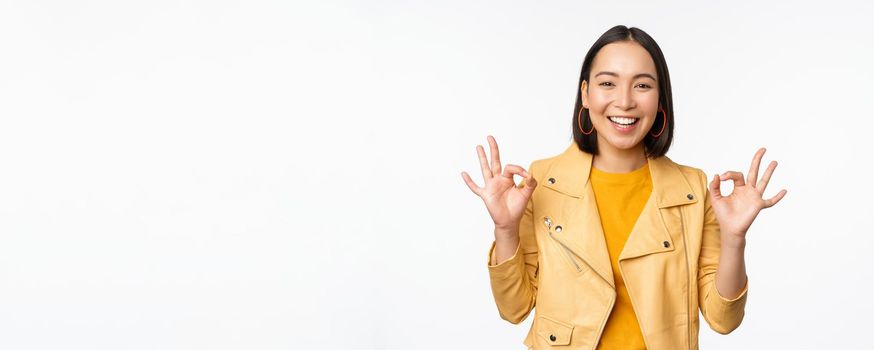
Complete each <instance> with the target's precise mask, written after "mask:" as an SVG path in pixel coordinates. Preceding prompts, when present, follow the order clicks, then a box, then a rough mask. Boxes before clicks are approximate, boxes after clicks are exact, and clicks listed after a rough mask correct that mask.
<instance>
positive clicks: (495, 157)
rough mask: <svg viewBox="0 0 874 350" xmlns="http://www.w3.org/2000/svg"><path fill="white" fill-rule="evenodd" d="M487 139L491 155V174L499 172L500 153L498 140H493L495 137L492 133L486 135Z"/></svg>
mask: <svg viewBox="0 0 874 350" xmlns="http://www.w3.org/2000/svg"><path fill="white" fill-rule="evenodd" d="M488 139H489V152H490V154H491V155H492V174H496V173H500V172H501V155H500V153H499V152H498V142H497V141H495V138H494V137H492V135H489V136H488Z"/></svg>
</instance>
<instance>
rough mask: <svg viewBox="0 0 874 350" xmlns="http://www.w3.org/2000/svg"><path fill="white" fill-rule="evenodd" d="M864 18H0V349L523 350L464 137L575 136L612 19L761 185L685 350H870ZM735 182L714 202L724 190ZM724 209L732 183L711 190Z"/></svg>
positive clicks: (446, 11) (452, 12) (706, 146)
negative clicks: (733, 258)
mask: <svg viewBox="0 0 874 350" xmlns="http://www.w3.org/2000/svg"><path fill="white" fill-rule="evenodd" d="M872 15H874V11H872V7H871V6H870V5H866V4H864V3H863V2H862V1H859V2H856V3H852V2H844V1H827V2H797V1H796V2H785V3H777V2H773V3H768V2H753V1H750V2H724V3H721V4H715V3H709V2H700V1H685V2H643V1H639V2H626V3H617V2H609V3H608V2H599V3H592V2H582V1H574V2H570V1H565V2H546V3H544V2H537V3H534V2H515V1H513V2H507V1H502V2H497V1H495V2H483V1H440V2H425V1H348V2H338V1H320V2H316V1H310V2H305V3H304V2H300V3H295V2H282V1H138V2H133V1H123V2H119V1H77V2H67V1H27V2H24V1H4V2H2V3H0V348H2V349H448V348H453V349H523V348H524V346H523V345H522V340H523V338H524V336H525V334H526V332H527V330H528V327H529V326H530V322H531V319H533V317H530V316H529V319H527V320H526V321H525V322H523V323H522V324H521V325H512V324H510V323H508V322H506V321H503V320H501V319H500V317H499V315H498V312H497V308H496V307H495V305H494V301H493V299H492V295H491V292H490V289H489V280H488V272H487V268H486V258H487V252H488V248H489V245H490V244H491V241H492V239H493V234H492V231H491V230H492V227H491V220H490V218H489V216H488V213H487V212H486V210H485V206H484V205H483V203H482V201H481V200H480V199H479V198H478V197H476V196H475V195H474V194H473V193H471V192H470V191H469V190H468V189H467V187H466V186H465V185H464V183H463V181H462V178H461V176H460V173H461V171H468V172H469V173H471V175H473V177H474V179H475V180H476V181H477V182H478V183H480V184H482V177H481V175H480V174H479V173H478V163H477V158H476V152H475V146H476V145H477V144H482V145H486V144H487V143H486V135H488V134H491V135H494V136H495V137H496V139H497V141H498V143H499V145H500V147H501V153H502V158H503V160H504V162H505V163H513V164H519V165H522V166H524V167H527V166H528V165H529V164H530V162H531V161H533V160H535V159H539V158H544V157H549V156H553V155H555V154H558V153H560V152H561V151H562V150H564V148H565V147H566V146H567V145H568V144H569V142H571V138H570V137H571V119H572V112H573V104H574V101H575V96H576V95H575V94H576V92H577V86H576V84H577V81H578V78H579V70H580V65H581V63H582V59H583V56H584V55H585V53H586V51H587V50H588V48H589V47H590V46H591V44H592V43H593V42H594V41H595V40H596V39H597V38H598V36H600V35H601V33H603V32H604V31H606V30H607V29H609V28H610V27H612V26H613V25H616V24H625V25H628V26H637V27H640V28H642V29H644V30H645V31H647V32H648V33H649V34H650V35H652V36H653V37H654V38H655V39H656V41H657V42H658V43H659V44H660V45H661V48H662V50H663V51H664V54H665V56H666V59H667V62H668V67H669V69H670V74H671V79H672V84H673V95H674V106H675V113H676V121H677V128H676V137H675V139H674V145H673V146H672V148H671V150H670V152H669V153H668V156H669V157H671V159H673V160H674V161H676V162H678V163H681V164H687V165H691V166H695V167H698V168H701V169H703V170H704V171H705V172H707V173H709V174H714V173H721V172H723V171H726V170H740V171H743V172H746V171H747V169H748V167H749V162H750V160H751V159H752V156H753V153H754V152H755V150H756V149H757V148H758V147H760V146H765V147H767V148H768V152H767V153H766V155H765V158H764V160H763V162H768V161H770V160H777V161H778V162H779V164H780V165H779V166H778V167H777V170H776V172H775V173H774V176H773V178H772V181H771V184H770V185H769V188H768V191H767V192H766V195H767V196H771V195H773V194H775V193H777V191H779V189H781V188H786V189H788V194H787V195H786V197H785V198H784V199H783V201H782V202H780V203H779V204H778V205H777V206H776V207H774V208H771V209H767V210H765V211H763V212H762V213H761V214H760V215H759V217H758V219H757V220H756V222H755V223H754V224H753V226H752V228H751V230H750V232H749V234H748V243H747V271H748V275H749V279H750V292H749V300H748V304H747V309H746V310H747V313H746V318H745V320H744V322H743V324H742V325H741V326H740V327H739V328H738V329H737V330H735V331H734V332H733V333H731V334H730V335H727V336H723V335H719V334H717V333H715V332H713V331H712V330H710V329H709V328H708V326H707V325H706V323H705V322H704V320H703V319H702V323H701V326H702V328H701V332H700V342H701V346H702V348H703V349H739V348H744V349H774V348H781V349H783V348H786V349H788V348H792V349H823V348H835V349H836V348H840V349H871V348H874V338H872V337H871V334H870V329H871V326H872V323H871V315H872V313H874V302H872V299H871V297H870V295H872V292H874V291H872V285H874V284H872V281H874V258H872V257H871V252H872V246H874V238H872V235H874V229H872V228H871V220H872V217H874V212H872V209H871V208H872V206H871V204H870V200H871V198H872V195H874V191H872V186H871V176H872V169H874V167H872V165H871V161H872V157H871V151H870V150H871V149H872V146H874V141H872V136H871V135H872V127H874V122H872V118H874V113H872V107H871V103H872V101H874V68H872V63H871V62H874V44H872V39H871V38H872V37H874V29H872V27H871V26H870V25H869V22H870V19H871V18H872ZM726 184H727V183H726ZM728 188H730V187H728Z"/></svg>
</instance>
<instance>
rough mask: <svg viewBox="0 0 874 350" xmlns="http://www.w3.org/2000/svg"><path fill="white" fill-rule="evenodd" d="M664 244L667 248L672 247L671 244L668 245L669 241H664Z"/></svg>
mask: <svg viewBox="0 0 874 350" xmlns="http://www.w3.org/2000/svg"><path fill="white" fill-rule="evenodd" d="M662 244H664V245H665V248H667V247H670V246H671V244H670V243H668V241H664V242H662Z"/></svg>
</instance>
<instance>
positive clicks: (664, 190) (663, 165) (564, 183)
mask: <svg viewBox="0 0 874 350" xmlns="http://www.w3.org/2000/svg"><path fill="white" fill-rule="evenodd" d="M593 158H594V157H593V156H592V154H591V153H586V152H583V151H582V150H580V149H579V147H577V144H576V142H573V141H572V142H571V144H570V145H569V146H568V147H567V149H565V151H564V152H562V153H561V154H559V155H557V156H555V157H554V160H553V162H552V163H551V165H550V166H549V168H548V169H547V170H546V173H545V174H546V175H545V176H543V177H542V179H546V181H542V182H540V183H542V184H543V185H544V186H546V187H549V188H552V189H554V190H556V191H559V192H562V193H564V194H567V195H570V196H573V197H577V198H583V197H584V196H585V194H586V193H587V192H586V187H587V186H588V183H589V172H590V171H591V169H592V159H593ZM647 164H648V166H649V171H650V176H651V177H652V189H653V195H655V200H656V204H657V205H658V207H659V208H666V207H671V206H675V205H683V204H690V203H695V202H697V201H698V198H697V197H696V196H693V195H692V194H693V193H694V192H693V191H692V186H691V185H689V182H688V181H687V180H686V177H685V176H683V173H682V171H681V170H680V166H679V165H678V164H677V163H674V161H672V160H671V159H670V158H668V156H661V157H657V158H649V159H648V160H647Z"/></svg>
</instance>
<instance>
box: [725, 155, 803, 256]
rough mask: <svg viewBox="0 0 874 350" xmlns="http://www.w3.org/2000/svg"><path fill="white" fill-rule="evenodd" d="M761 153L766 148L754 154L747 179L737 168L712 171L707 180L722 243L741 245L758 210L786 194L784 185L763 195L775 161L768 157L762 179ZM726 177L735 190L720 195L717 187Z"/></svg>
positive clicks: (774, 202) (770, 205)
mask: <svg viewBox="0 0 874 350" xmlns="http://www.w3.org/2000/svg"><path fill="white" fill-rule="evenodd" d="M764 154H765V149H764V148H760V149H759V151H758V152H756V155H755V156H753V162H752V164H751V165H750V172H749V174H747V179H746V182H744V177H743V173H741V172H739V171H726V172H724V173H722V175H718V176H717V175H713V180H712V181H710V201H711V203H712V205H713V210H714V212H715V213H716V219H717V220H719V229H720V231H721V232H722V240H723V242H724V243H732V244H737V245H738V246H740V247H742V246H743V245H744V244H745V243H746V233H747V230H749V228H750V225H752V224H753V220H755V219H756V216H757V215H759V211H761V210H762V209H765V208H770V207H772V206H774V205H775V204H777V202H779V201H780V199H783V196H785V195H786V190H785V189H783V190H780V192H779V193H777V194H776V195H775V196H774V197H771V199H764V198H762V195H763V194H764V193H765V188H766V187H767V186H768V181H770V180H771V174H772V173H773V172H774V169H775V168H776V167H777V162H776V161H771V163H770V164H769V165H768V169H767V170H765V173H764V174H763V175H762V179H761V180H759V179H758V177H759V164H760V163H761V161H762V156H763V155H764ZM728 180H734V190H732V191H731V194H729V195H727V196H723V195H722V193H720V191H719V187H720V183H721V182H722V181H728ZM757 180H758V182H757Z"/></svg>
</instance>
